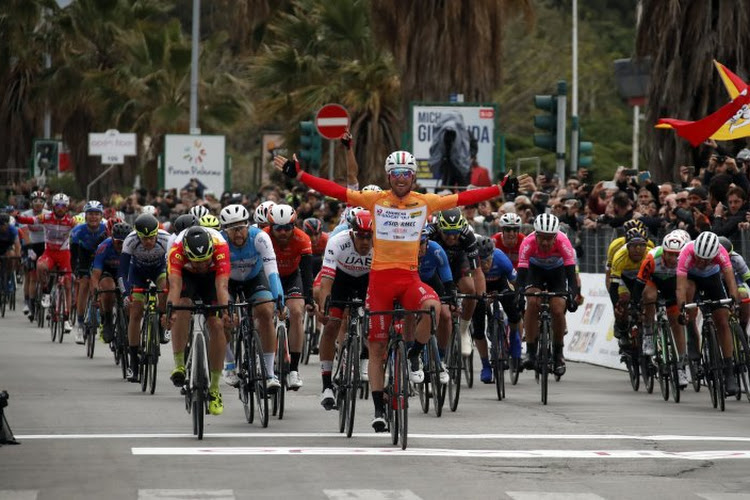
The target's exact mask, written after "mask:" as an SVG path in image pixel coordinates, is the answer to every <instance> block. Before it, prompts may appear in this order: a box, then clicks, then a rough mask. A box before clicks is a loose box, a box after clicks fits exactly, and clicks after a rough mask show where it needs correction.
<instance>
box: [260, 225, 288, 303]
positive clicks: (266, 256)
mask: <svg viewBox="0 0 750 500" xmlns="http://www.w3.org/2000/svg"><path fill="white" fill-rule="evenodd" d="M255 250H256V251H257V252H258V254H259V255H260V258H261V261H262V262H263V272H264V273H265V274H266V278H267V279H268V285H269V286H270V287H271V295H273V298H274V300H276V301H279V300H281V305H284V290H283V288H282V287H281V278H280V277H279V267H278V265H277V264H276V253H275V252H274V251H273V243H271V237H270V236H268V234H267V233H264V232H262V231H261V232H260V233H258V234H257V235H256V236H255Z"/></svg>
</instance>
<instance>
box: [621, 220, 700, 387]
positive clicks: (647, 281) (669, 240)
mask: <svg viewBox="0 0 750 500" xmlns="http://www.w3.org/2000/svg"><path fill="white" fill-rule="evenodd" d="M688 241H690V237H689V236H683V235H682V234H680V233H678V232H677V231H672V232H671V233H669V234H667V235H666V236H665V237H664V240H663V242H662V244H661V246H658V247H656V248H654V249H653V250H651V251H650V252H648V254H646V258H644V259H643V261H642V262H641V267H640V269H639V271H638V279H637V281H636V282H635V284H634V285H633V288H632V292H633V294H632V301H633V302H634V303H635V304H638V305H640V304H641V300H642V301H643V305H642V309H643V311H644V314H645V315H644V318H643V326H642V327H643V354H645V355H647V356H653V355H654V352H655V350H654V335H653V333H654V332H653V328H654V316H655V314H656V304H655V303H656V298H657V293H658V294H661V296H662V298H663V299H664V302H665V304H666V306H667V318H669V326H670V328H671V329H672V336H673V337H674V341H675V347H676V348H677V354H678V356H679V359H680V361H679V368H678V371H677V378H678V379H679V380H678V383H679V385H680V387H687V384H688V376H687V372H686V371H685V364H686V357H687V344H686V343H685V329H684V328H683V327H682V325H680V323H679V321H678V319H679V316H680V310H679V309H678V308H677V295H676V293H677V259H678V258H679V257H680V252H681V251H682V249H683V248H685V245H687V244H688Z"/></svg>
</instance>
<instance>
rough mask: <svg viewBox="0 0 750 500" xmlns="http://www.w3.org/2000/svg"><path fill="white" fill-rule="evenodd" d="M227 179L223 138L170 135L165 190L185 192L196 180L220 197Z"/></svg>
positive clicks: (167, 141) (165, 145)
mask: <svg viewBox="0 0 750 500" xmlns="http://www.w3.org/2000/svg"><path fill="white" fill-rule="evenodd" d="M225 177H226V138H225V137H224V136H223V135H177V134H174V135H167V136H165V139H164V188H165V189H172V188H176V189H178V190H179V189H181V188H182V187H184V186H185V185H187V184H189V183H190V180H191V179H193V178H195V179H197V180H198V181H199V182H200V183H202V184H203V185H204V186H206V188H207V189H209V190H211V191H213V192H214V194H215V195H216V197H217V198H218V197H220V196H221V193H223V192H224V186H225V184H224V179H225Z"/></svg>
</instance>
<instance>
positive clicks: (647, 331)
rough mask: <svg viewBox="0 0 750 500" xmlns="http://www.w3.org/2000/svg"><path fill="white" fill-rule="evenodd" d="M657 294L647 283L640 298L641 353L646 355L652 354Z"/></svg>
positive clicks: (655, 289)
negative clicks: (642, 313) (641, 316)
mask: <svg viewBox="0 0 750 500" xmlns="http://www.w3.org/2000/svg"><path fill="white" fill-rule="evenodd" d="M658 294H659V291H658V289H657V288H656V286H655V285H654V283H653V282H651V281H649V282H648V283H646V286H645V287H644V288H643V295H642V296H641V304H643V306H642V310H643V312H644V316H643V325H642V328H643V351H644V353H645V354H647V355H649V356H650V355H652V354H653V353H654V317H655V316H656V298H657V296H658Z"/></svg>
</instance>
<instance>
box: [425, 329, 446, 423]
mask: <svg viewBox="0 0 750 500" xmlns="http://www.w3.org/2000/svg"><path fill="white" fill-rule="evenodd" d="M427 351H428V354H429V365H428V366H429V371H430V385H431V386H432V399H433V401H432V406H433V408H434V410H435V416H436V417H440V416H441V415H442V414H443V405H444V404H445V389H446V388H445V386H444V385H443V384H441V383H440V373H441V371H442V370H441V365H440V353H439V352H438V346H437V337H435V336H432V337H431V338H430V342H429V344H428V350H427Z"/></svg>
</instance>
